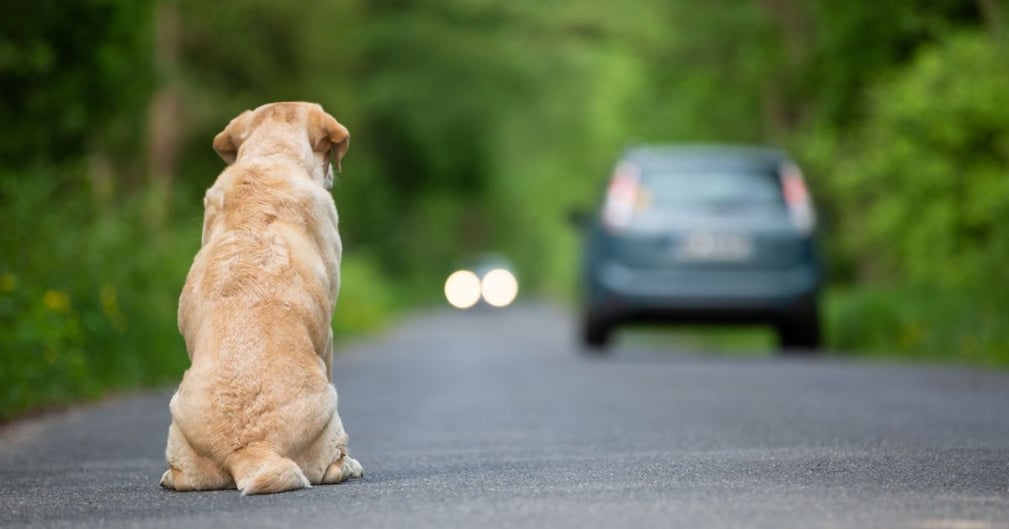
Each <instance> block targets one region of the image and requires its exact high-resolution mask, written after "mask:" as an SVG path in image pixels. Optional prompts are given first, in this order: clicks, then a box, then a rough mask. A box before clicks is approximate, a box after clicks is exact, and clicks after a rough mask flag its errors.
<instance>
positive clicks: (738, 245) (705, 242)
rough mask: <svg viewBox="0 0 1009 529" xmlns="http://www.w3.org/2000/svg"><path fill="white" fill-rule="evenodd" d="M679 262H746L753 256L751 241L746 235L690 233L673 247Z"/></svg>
mask: <svg viewBox="0 0 1009 529" xmlns="http://www.w3.org/2000/svg"><path fill="white" fill-rule="evenodd" d="M674 253H675V255H676V258H677V259H679V260H681V261H723V262H724V261H729V262H738V261H747V260H749V259H750V258H751V257H752V256H753V241H752V240H751V239H750V238H749V237H747V236H746V235H740V234H728V233H704V232H699V233H691V234H689V235H687V236H686V237H684V238H683V239H681V240H680V241H679V243H678V244H676V245H675V247H674Z"/></svg>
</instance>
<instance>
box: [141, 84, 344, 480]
mask: <svg viewBox="0 0 1009 529" xmlns="http://www.w3.org/2000/svg"><path fill="white" fill-rule="evenodd" d="M349 142H350V134H349V132H348V131H347V129H346V128H345V127H344V126H343V125H341V124H340V123H338V122H337V121H336V119H334V118H333V117H332V116H330V115H329V114H327V113H326V112H325V111H323V109H322V107H321V106H319V105H317V104H313V103H273V104H268V105H263V106H261V107H259V108H257V109H255V110H252V111H246V112H244V113H242V114H241V115H240V116H238V117H236V118H235V119H233V120H231V122H230V123H229V124H228V126H227V127H226V128H225V129H224V130H223V131H222V132H221V133H220V134H218V135H217V136H216V137H215V138H214V150H216V151H217V153H218V154H219V155H220V156H221V158H223V159H224V161H226V162H227V163H228V167H227V168H226V169H225V170H224V172H222V173H221V175H220V176H219V177H218V178H217V181H216V182H215V183H214V185H213V186H212V187H211V188H210V189H209V190H208V191H207V194H206V196H205V197H204V200H203V203H204V208H205V214H204V221H203V239H202V247H201V248H200V251H199V252H198V253H197V254H196V257H195V259H194V260H193V265H192V268H190V270H189V275H188V277H187V278H186V283H185V286H184V287H183V290H182V295H181V296H180V299H179V330H180V331H181V332H182V335H183V337H184V338H185V342H186V349H187V351H188V353H189V357H190V360H191V362H192V365H191V367H190V368H189V370H187V371H186V374H185V375H184V376H183V379H182V383H181V384H180V385H179V389H178V391H177V392H176V393H175V395H174V396H173V397H172V400H171V404H170V409H171V412H172V423H171V426H170V427H169V429H168V448H167V450H166V456H167V459H168V466H169V468H168V470H167V471H166V472H165V473H164V475H163V476H162V478H161V485H162V486H163V487H165V488H169V489H175V490H208V489H226V488H236V487H237V488H238V489H239V490H240V491H241V492H242V494H243V495H246V494H267V493H273V492H282V491H286V490H294V489H300V488H303V487H309V486H310V485H311V484H319V483H340V482H342V481H344V480H346V479H348V478H351V477H360V476H361V475H362V470H361V465H360V463H358V462H357V461H356V460H354V459H352V458H351V457H350V455H349V454H348V453H347V434H346V433H345V432H344V429H343V424H342V422H341V421H340V416H339V415H338V414H337V396H336V390H335V388H334V387H333V385H332V383H331V379H332V355H333V351H332V347H333V332H332V328H331V326H330V320H331V317H332V314H333V308H334V306H335V303H336V297H337V292H338V290H339V286H340V269H339V266H340V258H341V253H342V245H341V242H340V235H339V232H338V230H337V212H336V206H335V204H334V202H333V198H332V196H331V195H330V193H329V189H330V188H331V187H332V184H333V167H332V166H331V160H333V163H335V164H336V165H337V168H339V163H340V159H341V158H342V157H343V155H344V153H345V152H346V151H347V147H348V145H349Z"/></svg>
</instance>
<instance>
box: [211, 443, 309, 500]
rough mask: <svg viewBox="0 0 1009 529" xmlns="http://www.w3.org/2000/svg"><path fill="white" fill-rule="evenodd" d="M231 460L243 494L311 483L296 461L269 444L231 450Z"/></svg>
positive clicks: (306, 485) (235, 477)
mask: <svg viewBox="0 0 1009 529" xmlns="http://www.w3.org/2000/svg"><path fill="white" fill-rule="evenodd" d="M228 463H229V465H228V466H229V467H230V469H231V475H232V477H233V478H234V480H235V484H236V485H237V486H238V490H240V491H242V496H248V495H251V494H273V493H275V492H285V491H288V490H298V489H304V488H308V487H311V486H312V485H311V484H310V483H309V482H308V478H306V477H305V473H304V472H302V471H301V468H299V467H298V464H297V463H295V462H294V461H292V460H290V459H288V458H286V457H282V456H281V455H280V454H278V453H277V452H275V451H273V450H271V449H269V448H265V447H256V446H249V447H246V448H243V449H241V450H238V451H237V452H235V453H234V454H232V455H231V457H230V458H229V460H228Z"/></svg>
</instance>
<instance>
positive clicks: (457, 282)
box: [445, 270, 480, 309]
mask: <svg viewBox="0 0 1009 529" xmlns="http://www.w3.org/2000/svg"><path fill="white" fill-rule="evenodd" d="M445 299H447V300H448V302H449V303H450V304H451V305H452V306H453V307H455V308H457V309H468V308H470V307H472V306H473V305H476V302H477V301H480V278H479V277H477V276H476V274H474V273H473V272H470V271H469V270H457V271H455V272H453V273H452V275H450V276H448V279H447V280H445Z"/></svg>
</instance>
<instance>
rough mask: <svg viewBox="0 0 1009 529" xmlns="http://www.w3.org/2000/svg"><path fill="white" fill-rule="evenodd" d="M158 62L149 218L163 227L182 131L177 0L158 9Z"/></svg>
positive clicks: (163, 1)
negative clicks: (178, 71)
mask: <svg viewBox="0 0 1009 529" xmlns="http://www.w3.org/2000/svg"><path fill="white" fill-rule="evenodd" d="M154 65H155V70H156V71H157V73H158V78H159V81H158V87H157V89H156V90H155V93H154V97H153V98H152V99H151V102H150V105H149V107H148V111H147V127H148V129H147V137H148V146H147V163H148V166H147V174H148V179H149V183H150V186H151V191H152V195H151V204H150V210H149V218H148V220H149V221H150V222H151V224H152V225H153V226H154V227H156V228H160V227H161V226H164V223H165V220H166V218H167V215H168V207H169V204H170V203H171V194H172V179H173V178H174V176H175V169H176V168H175V162H176V158H177V157H178V151H179V136H180V132H181V123H180V119H179V113H180V110H181V105H180V97H179V90H178V87H177V85H176V82H175V78H176V72H177V70H178V66H179V12H178V6H177V5H176V3H175V0H160V1H159V2H157V4H156V5H155V8H154Z"/></svg>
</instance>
